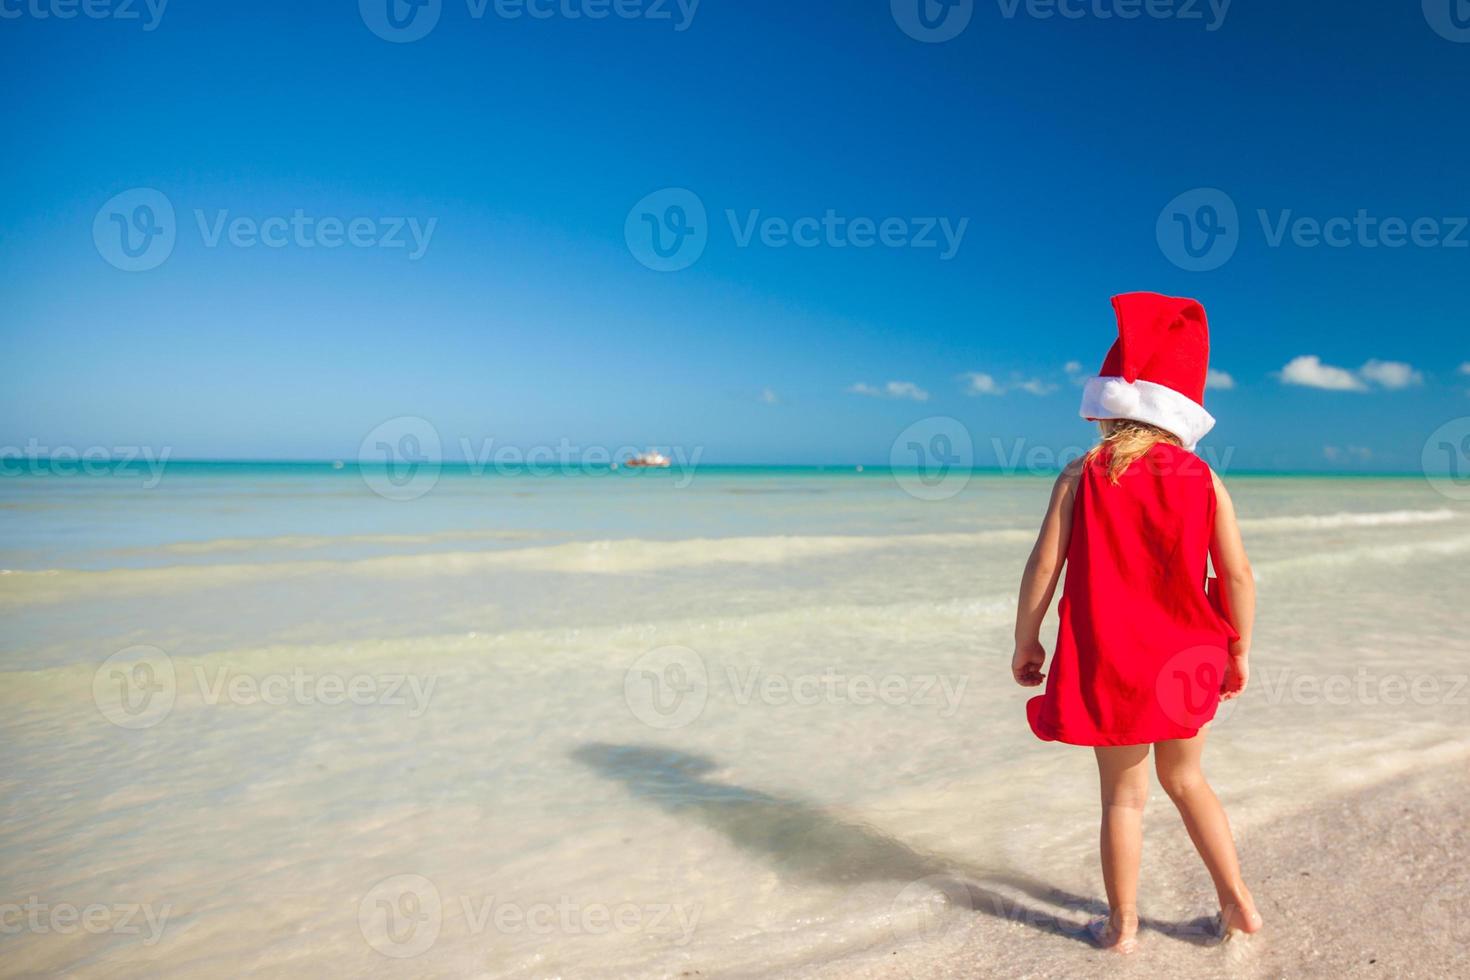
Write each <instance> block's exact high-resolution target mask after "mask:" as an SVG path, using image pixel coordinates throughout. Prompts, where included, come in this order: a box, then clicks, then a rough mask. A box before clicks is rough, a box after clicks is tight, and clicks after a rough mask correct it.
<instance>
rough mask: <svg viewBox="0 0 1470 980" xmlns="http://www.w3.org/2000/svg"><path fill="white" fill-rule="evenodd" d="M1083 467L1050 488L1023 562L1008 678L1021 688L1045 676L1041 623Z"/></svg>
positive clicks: (1063, 557) (1066, 473) (1067, 538)
mask: <svg viewBox="0 0 1470 980" xmlns="http://www.w3.org/2000/svg"><path fill="white" fill-rule="evenodd" d="M1081 472H1082V464H1081V463H1080V462H1073V463H1072V464H1071V465H1070V466H1068V467H1067V468H1066V469H1064V470H1062V475H1061V476H1059V477H1057V482H1056V486H1054V487H1052V491H1051V503H1050V504H1048V505H1047V508H1046V518H1045V519H1044V520H1042V522H1041V532H1040V533H1039V534H1038V535H1037V536H1036V545H1035V547H1033V548H1032V549H1031V557H1030V558H1029V559H1027V561H1026V571H1025V573H1024V574H1023V575H1022V576H1021V595H1020V598H1019V599H1017V600H1016V652H1015V655H1014V656H1012V657H1011V676H1012V677H1014V678H1015V679H1016V683H1017V684H1020V685H1021V686H1022V687H1036V686H1037V685H1039V684H1040V683H1041V681H1042V679H1043V678H1044V677H1045V676H1046V675H1045V674H1043V673H1042V672H1041V665H1042V664H1044V663H1046V648H1045V647H1043V646H1042V645H1041V623H1042V620H1044V619H1045V618H1046V611H1047V610H1048V609H1050V608H1051V599H1052V596H1053V595H1055V594H1056V591H1057V579H1058V578H1059V577H1060V576H1061V574H1062V565H1063V564H1065V563H1066V561H1067V546H1068V545H1069V544H1070V543H1071V540H1072V502H1073V500H1074V499H1075V495H1076V490H1077V475H1078V474H1079V473H1081Z"/></svg>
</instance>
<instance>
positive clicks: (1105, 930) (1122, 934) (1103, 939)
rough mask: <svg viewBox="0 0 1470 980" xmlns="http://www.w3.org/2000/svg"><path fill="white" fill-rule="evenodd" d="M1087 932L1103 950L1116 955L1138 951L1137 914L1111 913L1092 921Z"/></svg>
mask: <svg viewBox="0 0 1470 980" xmlns="http://www.w3.org/2000/svg"><path fill="white" fill-rule="evenodd" d="M1087 931H1088V932H1090V933H1091V934H1092V938H1093V939H1094V940H1096V941H1097V944H1098V945H1099V946H1101V947H1102V948H1103V949H1111V950H1113V951H1114V952H1117V953H1131V952H1133V951H1134V950H1136V949H1138V913H1137V912H1113V913H1111V914H1110V915H1107V916H1104V917H1102V918H1097V919H1094V920H1092V921H1091V922H1089V923H1088V924H1087Z"/></svg>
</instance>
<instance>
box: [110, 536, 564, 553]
mask: <svg viewBox="0 0 1470 980" xmlns="http://www.w3.org/2000/svg"><path fill="white" fill-rule="evenodd" d="M536 537H541V535H539V534H537V533H536V532H534V531H435V532H431V533H427V534H344V535H340V536H335V537H334V536H331V535H325V534H292V535H281V536H277V537H268V538H212V539H210V540H208V541H178V542H175V543H173V544H166V545H160V546H159V547H158V548H156V549H155V548H131V549H126V550H125V551H122V552H120V553H122V554H134V555H136V554H152V553H154V552H155V551H162V552H167V553H169V554H175V555H209V554H216V553H220V552H241V551H245V552H248V551H269V550H273V549H274V550H281V551H288V550H289V551H310V550H315V549H320V548H332V547H340V546H342V545H358V544H368V545H410V544H433V543H435V542H437V541H524V540H528V539H531V538H536Z"/></svg>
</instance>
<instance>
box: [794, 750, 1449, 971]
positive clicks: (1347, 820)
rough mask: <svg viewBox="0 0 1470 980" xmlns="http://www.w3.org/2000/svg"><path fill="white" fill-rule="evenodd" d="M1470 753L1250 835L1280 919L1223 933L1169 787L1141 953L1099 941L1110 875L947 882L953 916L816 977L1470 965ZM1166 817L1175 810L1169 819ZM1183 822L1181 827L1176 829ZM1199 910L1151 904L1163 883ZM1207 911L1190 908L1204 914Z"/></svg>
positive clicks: (1150, 856)
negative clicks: (1249, 932) (1224, 937)
mask: <svg viewBox="0 0 1470 980" xmlns="http://www.w3.org/2000/svg"><path fill="white" fill-rule="evenodd" d="M1464 772H1465V769H1464V767H1463V763H1462V764H1461V765H1460V766H1459V767H1456V768H1453V769H1449V768H1446V769H1443V770H1440V771H1437V772H1431V773H1420V774H1416V775H1412V776H1408V777H1402V778H1399V779H1396V780H1394V781H1392V782H1388V783H1384V784H1381V785H1377V786H1373V787H1370V788H1367V789H1363V790H1360V791H1357V792H1354V793H1351V794H1346V795H1342V796H1338V797H1334V798H1332V799H1330V800H1327V801H1323V802H1320V803H1317V804H1315V805H1312V806H1310V807H1308V808H1306V809H1304V810H1302V811H1300V812H1299V813H1297V814H1295V815H1292V816H1290V817H1287V818H1283V819H1280V820H1277V821H1274V822H1272V823H1269V824H1266V825H1264V826H1261V827H1259V828H1257V829H1254V830H1248V831H1245V832H1241V833H1238V834H1237V837H1238V840H1239V845H1240V852H1241V860H1242V864H1243V866H1244V868H1245V871H1246V874H1247V878H1248V882H1249V883H1250V884H1251V885H1252V888H1253V891H1254V894H1255V897H1256V900H1257V902H1258V904H1259V907H1260V910H1261V913H1262V915H1263V916H1264V917H1265V920H1266V927H1265V929H1264V930H1263V931H1262V932H1260V933H1258V934H1256V935H1255V936H1251V937H1236V938H1233V939H1231V940H1230V941H1228V942H1223V943H1222V942H1219V941H1218V940H1217V939H1215V938H1214V936H1213V934H1212V930H1213V924H1212V922H1211V921H1210V920H1209V919H1208V917H1207V915H1206V913H1208V912H1209V911H1210V903H1211V898H1212V896H1211V894H1210V884H1209V880H1208V878H1207V877H1206V876H1205V873H1204V871H1203V869H1202V868H1201V867H1200V865H1199V862H1198V860H1197V859H1196V858H1195V856H1194V854H1193V852H1192V851H1191V850H1190V849H1189V843H1188V840H1187V838H1186V836H1185V834H1184V830H1183V828H1182V827H1181V826H1180V825H1179V824H1178V821H1177V819H1174V818H1173V814H1172V812H1169V811H1172V807H1171V806H1170V804H1169V801H1168V799H1167V798H1165V797H1163V796H1162V794H1161V793H1159V792H1157V790H1156V791H1155V793H1154V794H1153V795H1152V796H1151V797H1150V800H1149V807H1150V810H1151V811H1152V813H1151V818H1150V826H1149V833H1148V835H1147V838H1146V840H1145V855H1144V870H1143V883H1142V890H1143V897H1142V903H1143V916H1144V924H1143V931H1142V933H1141V937H1140V938H1141V945H1140V949H1139V951H1138V952H1137V953H1136V954H1134V955H1132V956H1126V957H1125V956H1120V955H1118V954H1115V953H1111V952H1104V951H1102V950H1099V949H1096V948H1095V947H1093V946H1092V944H1091V943H1090V941H1089V940H1088V937H1087V935H1086V932H1085V928H1084V927H1085V924H1086V922H1087V920H1088V918H1089V917H1090V916H1091V915H1093V914H1096V913H1100V912H1102V911H1103V909H1104V906H1103V904H1102V902H1101V896H1102V882H1101V878H1100V876H1099V877H1098V878H1097V883H1096V888H1095V891H1094V892H1092V893H1091V895H1089V896H1079V895H1075V894H1070V893H1066V892H1061V891H1055V890H1048V889H1046V888H1045V886H1040V885H1038V884H1037V883H1035V882H1029V881H1027V880H1025V879H1016V878H1007V877H1006V876H1000V877H998V878H997V879H995V880H989V881H987V880H980V881H972V882H968V883H966V884H965V885H964V886H962V887H954V886H945V885H941V886H940V888H939V889H938V892H944V893H947V898H938V899H937V901H939V902H946V901H947V904H948V905H949V906H951V909H953V908H954V907H956V906H958V907H959V908H960V909H962V910H963V909H964V907H965V906H967V905H968V906H969V907H970V908H971V909H973V912H972V913H970V914H969V915H968V916H965V917H962V921H961V923H960V924H959V925H954V924H953V922H954V920H953V918H951V917H950V916H949V915H948V914H945V915H943V916H942V918H943V919H944V920H945V921H946V922H948V923H950V924H948V925H938V924H937V920H938V919H939V918H941V917H932V918H930V919H928V921H927V922H921V923H919V924H917V925H916V927H915V928H914V929H913V931H912V933H911V934H910V935H908V936H904V937H901V938H903V939H905V940H906V941H903V942H895V943H894V944H893V945H892V946H891V947H890V948H888V949H884V950H870V951H868V952H866V953H864V954H862V955H860V956H855V957H852V958H850V959H848V960H844V961H839V962H834V963H829V964H824V965H822V966H820V967H817V968H814V969H812V970H810V971H808V972H805V973H802V974H799V975H801V976H805V977H810V978H833V980H835V978H838V977H843V978H903V980H908V978H917V977H992V976H994V977H1001V976H1003V977H1028V978H1031V977H1034V978H1046V977H1057V978H1063V977H1065V978H1074V977H1079V976H1127V977H1133V976H1137V977H1183V976H1188V977H1191V978H1209V977H1371V976H1381V977H1394V978H1396V980H1403V978H1418V977H1423V978H1434V980H1439V978H1443V977H1453V976H1464V975H1465V973H1466V969H1467V965H1470V865H1467V859H1466V855H1467V853H1470V784H1467V782H1466V780H1465V779H1464ZM1160 817H1165V818H1168V819H1166V820H1160V819H1159V818H1160ZM1170 821H1172V826H1170ZM1151 883H1152V884H1153V885H1154V886H1155V889H1156V890H1159V891H1163V890H1164V889H1161V888H1159V887H1158V886H1159V885H1161V884H1164V883H1167V884H1168V885H1169V886H1170V887H1169V888H1168V889H1167V890H1168V891H1169V892H1171V893H1192V894H1194V895H1196V896H1197V897H1198V904H1197V908H1191V909H1182V908H1163V909H1160V908H1150V906H1149V904H1148V892H1149V888H1150V884H1151ZM1191 912H1193V913H1195V915H1194V916H1192V917H1191V915H1190V914H1189V913H1191Z"/></svg>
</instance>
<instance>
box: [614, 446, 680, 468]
mask: <svg viewBox="0 0 1470 980" xmlns="http://www.w3.org/2000/svg"><path fill="white" fill-rule="evenodd" d="M623 465H624V466H627V467H630V468H632V469H658V470H662V469H668V467H669V457H667V456H665V455H664V454H663V453H661V452H659V451H658V450H657V449H650V450H649V451H648V452H646V453H639V454H638V455H636V456H631V457H629V458H628V459H627V460H625V461H624V462H623Z"/></svg>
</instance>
